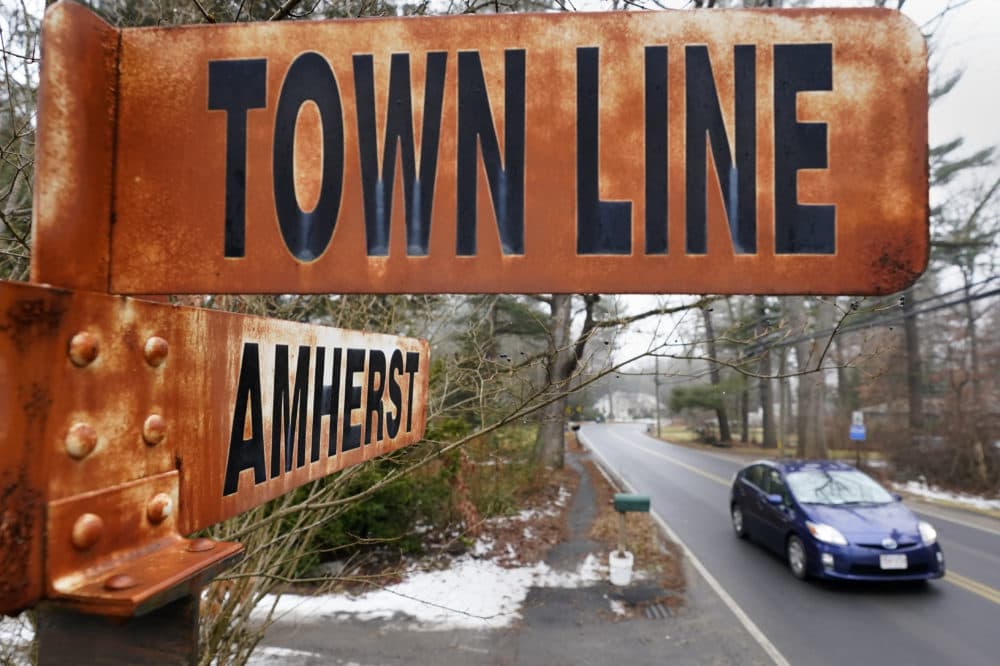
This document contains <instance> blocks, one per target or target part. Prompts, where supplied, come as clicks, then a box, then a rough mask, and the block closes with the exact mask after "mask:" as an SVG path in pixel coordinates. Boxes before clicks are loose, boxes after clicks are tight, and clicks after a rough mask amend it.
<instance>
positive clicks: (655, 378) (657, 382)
mask: <svg viewBox="0 0 1000 666" xmlns="http://www.w3.org/2000/svg"><path fill="white" fill-rule="evenodd" d="M654 361H655V362H656V370H655V372H654V374H653V384H654V385H655V386H656V438H657V439H659V438H660V357H659V356H657V357H656V358H655V359H654Z"/></svg>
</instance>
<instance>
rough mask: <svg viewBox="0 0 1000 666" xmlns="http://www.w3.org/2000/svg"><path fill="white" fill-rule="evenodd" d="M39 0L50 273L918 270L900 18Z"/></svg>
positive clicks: (851, 279) (715, 283)
mask: <svg viewBox="0 0 1000 666" xmlns="http://www.w3.org/2000/svg"><path fill="white" fill-rule="evenodd" d="M47 16H48V18H47V19H46V23H45V26H44V38H45V44H46V51H45V58H44V60H43V62H42V81H41V93H40V102H39V132H38V159H37V181H38V187H37V190H36V192H37V198H36V205H35V213H36V225H35V240H36V249H35V256H34V260H35V268H34V273H33V280H35V281H37V282H42V281H44V282H48V283H52V284H60V285H63V286H71V287H75V288H86V289H90V290H94V291H110V292H112V293H123V294H148V293H181V292H187V293H220V292H224V293H288V292H295V293H330V292H333V293H345V292H365V293H370V292H377V293H384V292H407V293H439V292H491V293H493V292H519V293H536V292H617V293H628V292H638V293H646V292H672V293H759V294H764V293H769V294H779V293H796V294H805V293H816V294H820V293H822V294H840V293H854V294H885V293H891V292H894V291H897V290H899V289H902V288H904V287H906V286H907V285H909V284H911V283H912V282H913V281H914V280H915V279H916V278H917V277H918V276H919V275H920V273H921V272H922V271H923V270H924V268H925V266H926V262H927V254H928V219H927V103H928V98H927V52H926V47H925V44H924V40H923V38H922V36H921V34H920V31H919V29H918V28H917V27H916V26H914V25H913V24H912V23H910V22H909V21H908V20H907V19H906V18H904V17H903V16H902V15H901V14H899V13H898V12H892V11H887V10H876V9H869V10H787V11H784V10H773V11H712V12H614V13H603V14H578V13H560V14H534V15H530V14H529V15H490V16H462V17H439V18H386V19H365V20H334V21H300V22H294V23H281V24H273V23H269V24H265V23H257V24H239V25H236V24H231V25H212V26H206V25H199V26H187V27H177V28H159V27H157V28H140V29H122V30H117V29H115V28H113V27H111V26H109V25H107V24H104V23H102V22H101V21H100V20H99V19H97V18H96V17H95V16H94V15H93V14H91V13H90V12H89V11H88V10H86V9H84V8H82V7H80V6H76V5H72V4H60V5H56V6H55V8H53V9H51V10H50V11H49V12H48V14H47ZM70 218H72V222H73V224H72V225H71V224H69V223H68V222H69V219H70ZM112 220H113V221H114V223H113V224H112ZM71 227H72V228H71ZM94 238H97V239H104V238H108V239H109V241H108V243H107V244H104V243H97V244H96V246H95V244H94V243H93V239H94ZM82 247H87V248H94V250H93V251H92V252H88V253H82V252H81V251H80V248H82Z"/></svg>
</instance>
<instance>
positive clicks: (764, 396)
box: [754, 296, 777, 449]
mask: <svg viewBox="0 0 1000 666" xmlns="http://www.w3.org/2000/svg"><path fill="white" fill-rule="evenodd" d="M754 310H755V311H756V313H757V318H758V323H757V335H758V338H759V337H760V336H762V335H764V333H765V332H766V331H767V306H766V304H765V301H764V298H763V297H762V296H757V297H756V298H754ZM758 374H760V379H759V380H757V391H758V393H759V394H760V410H761V426H762V427H763V429H764V433H763V436H762V438H761V445H762V446H763V447H764V448H765V449H773V448H777V440H776V439H775V432H774V401H773V400H772V398H771V379H770V377H771V348H770V346H767V345H765V347H764V350H763V351H762V352H761V355H760V367H759V368H758Z"/></svg>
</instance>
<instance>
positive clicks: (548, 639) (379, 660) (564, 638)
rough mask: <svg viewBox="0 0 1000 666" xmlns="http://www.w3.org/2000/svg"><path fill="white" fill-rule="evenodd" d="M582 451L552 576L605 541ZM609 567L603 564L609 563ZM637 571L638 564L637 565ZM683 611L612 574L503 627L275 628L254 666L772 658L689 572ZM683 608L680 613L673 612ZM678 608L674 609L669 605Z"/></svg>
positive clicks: (400, 623)
mask: <svg viewBox="0 0 1000 666" xmlns="http://www.w3.org/2000/svg"><path fill="white" fill-rule="evenodd" d="M586 458H587V454H586V453H573V452H568V453H567V464H568V465H570V466H571V467H572V468H573V469H575V470H576V471H577V472H579V473H580V484H579V487H578V488H577V491H576V493H575V494H574V496H573V499H572V501H571V504H570V506H569V508H568V510H567V514H566V520H567V530H566V532H567V533H566V537H565V539H564V540H563V541H562V542H560V543H559V544H557V545H556V546H554V547H553V548H552V550H551V551H550V552H549V553H548V555H547V557H546V559H545V563H546V564H547V565H548V567H551V569H552V570H553V571H554V572H574V571H579V570H580V569H581V566H582V565H583V563H584V561H585V560H586V559H587V556H588V555H590V554H591V553H595V552H598V551H599V550H600V549H601V547H602V544H600V543H598V542H596V541H593V540H591V539H590V538H589V536H588V532H589V530H590V526H591V524H592V523H593V521H594V518H595V516H596V515H597V497H598V493H597V492H596V491H595V488H594V484H593V482H592V481H591V479H590V475H589V474H587V473H586V472H585V471H584V469H583V465H582V461H583V460H585V459H586ZM605 564H606V563H605ZM637 568H641V562H639V563H637ZM685 576H686V590H685V593H684V594H685V598H684V600H683V603H682V604H676V603H665V602H666V601H668V600H669V597H670V595H671V594H672V592H671V591H670V590H664V589H662V588H659V587H658V585H657V584H656V583H655V582H649V581H642V580H634V581H633V583H632V584H631V585H629V586H626V587H623V588H618V587H615V586H612V585H610V583H608V582H607V580H606V577H605V578H604V579H601V580H593V581H591V582H590V583H589V584H586V585H583V586H578V587H532V588H530V589H529V590H528V593H527V597H526V599H525V600H524V603H523V604H522V606H521V609H520V616H521V617H520V619H519V620H516V621H514V622H513V623H512V624H510V625H509V626H506V627H502V628H494V629H449V630H444V631H441V630H433V629H431V630H428V629H427V628H425V627H420V626H417V625H415V624H414V623H413V622H411V621H410V619H409V618H407V617H403V616H396V617H393V618H391V619H387V620H386V619H381V620H369V621H364V620H360V619H357V618H356V617H351V616H346V617H345V616H343V615H338V616H336V617H335V618H333V617H330V618H326V617H315V618H314V621H302V620H301V619H299V620H297V621H295V622H282V621H279V622H277V623H276V624H275V625H274V626H272V627H271V628H270V629H269V630H268V633H267V635H266V636H265V639H264V641H263V643H262V646H261V647H260V648H259V649H258V652H257V653H255V656H254V658H253V659H252V660H251V663H252V664H285V665H289V666H307V665H312V664H317V665H318V664H342V665H345V666H346V665H348V664H351V665H355V666H368V665H382V664H404V663H405V664H435V665H441V666H459V665H462V666H464V665H470V666H478V665H484V666H486V665H490V666H493V665H497V666H499V665H515V664H517V665H521V664H523V665H528V666H530V665H535V664H538V665H544V666H562V665H566V666H569V665H577V664H615V663H621V664H629V666H633V665H634V666H640V665H644V664H649V665H653V664H664V663H670V664H692V665H695V664H697V665H704V664H711V665H720V666H721V665H725V664H734V665H743V664H748V665H757V664H768V663H770V660H769V659H768V658H767V655H766V654H765V653H764V652H763V650H762V649H761V648H760V646H759V645H758V644H757V643H756V642H755V641H754V640H753V639H752V638H751V636H750V635H749V634H748V633H747V632H746V630H745V629H744V628H743V627H742V625H740V624H739V622H738V621H737V620H736V618H735V617H734V616H733V615H732V613H731V612H730V611H729V610H728V609H727V608H726V607H725V605H724V604H723V603H722V602H721V601H720V600H719V598H718V597H717V596H716V595H715V594H714V592H712V590H711V589H710V588H709V587H708V585H707V584H706V583H704V581H703V580H701V578H700V577H699V576H698V574H697V573H696V572H695V571H694V570H693V569H692V568H691V567H687V566H686V567H685ZM677 606H679V607H677ZM674 607H677V608H675V610H671V608H674Z"/></svg>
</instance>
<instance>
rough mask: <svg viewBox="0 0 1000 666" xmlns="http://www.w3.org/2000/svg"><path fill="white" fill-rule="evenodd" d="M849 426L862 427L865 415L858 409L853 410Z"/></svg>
mask: <svg viewBox="0 0 1000 666" xmlns="http://www.w3.org/2000/svg"><path fill="white" fill-rule="evenodd" d="M851 424H852V425H856V426H863V425H864V424H865V413H864V412H863V411H861V410H860V409H855V410H854V411H852V412H851Z"/></svg>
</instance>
